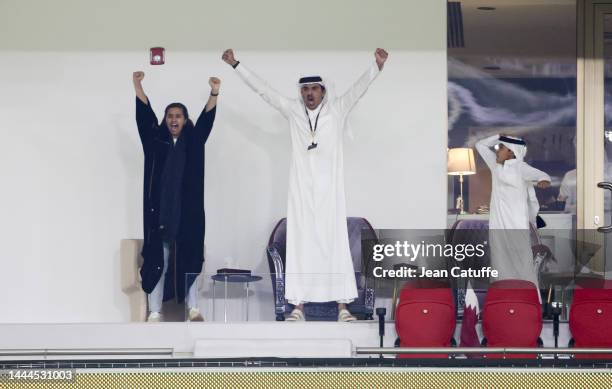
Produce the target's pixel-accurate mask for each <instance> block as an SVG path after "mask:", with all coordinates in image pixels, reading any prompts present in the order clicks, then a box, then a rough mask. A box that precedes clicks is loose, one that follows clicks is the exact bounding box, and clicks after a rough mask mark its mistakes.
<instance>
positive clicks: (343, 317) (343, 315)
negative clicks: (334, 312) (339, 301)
mask: <svg viewBox="0 0 612 389" xmlns="http://www.w3.org/2000/svg"><path fill="white" fill-rule="evenodd" d="M355 320H357V318H356V317H355V316H353V315H351V313H350V312H349V311H348V309H341V310H340V311H339V312H338V321H342V322H350V321H355Z"/></svg>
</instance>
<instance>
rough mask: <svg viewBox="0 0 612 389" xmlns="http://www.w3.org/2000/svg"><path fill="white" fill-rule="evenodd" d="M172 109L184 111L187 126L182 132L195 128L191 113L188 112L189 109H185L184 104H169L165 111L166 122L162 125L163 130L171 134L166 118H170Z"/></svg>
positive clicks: (163, 121)
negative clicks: (190, 117)
mask: <svg viewBox="0 0 612 389" xmlns="http://www.w3.org/2000/svg"><path fill="white" fill-rule="evenodd" d="M170 108H180V109H181V111H183V116H185V126H184V127H183V130H182V131H185V130H189V129H191V128H193V127H194V126H193V122H192V121H191V119H189V111H187V107H185V105H184V104H182V103H172V104H168V106H167V107H166V109H165V110H164V120H162V125H161V127H162V128H163V129H165V130H166V131H168V132H169V129H168V126H167V125H166V116H168V111H169V110H170Z"/></svg>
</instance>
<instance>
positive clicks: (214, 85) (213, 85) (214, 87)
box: [208, 77, 221, 94]
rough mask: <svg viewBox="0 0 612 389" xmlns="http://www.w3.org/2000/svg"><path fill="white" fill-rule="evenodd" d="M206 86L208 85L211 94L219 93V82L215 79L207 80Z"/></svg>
mask: <svg viewBox="0 0 612 389" xmlns="http://www.w3.org/2000/svg"><path fill="white" fill-rule="evenodd" d="M208 85H210V91H211V93H214V94H217V93H219V88H221V80H220V79H218V78H217V77H211V78H209V79H208Z"/></svg>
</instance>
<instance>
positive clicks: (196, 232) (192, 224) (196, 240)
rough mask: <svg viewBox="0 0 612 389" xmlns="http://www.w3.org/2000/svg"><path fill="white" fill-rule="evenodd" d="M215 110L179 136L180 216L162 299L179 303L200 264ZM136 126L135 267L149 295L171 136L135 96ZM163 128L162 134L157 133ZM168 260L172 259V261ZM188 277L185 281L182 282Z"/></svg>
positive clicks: (156, 275) (159, 255)
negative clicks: (139, 163)
mask: <svg viewBox="0 0 612 389" xmlns="http://www.w3.org/2000/svg"><path fill="white" fill-rule="evenodd" d="M215 111H216V108H213V109H212V110H210V111H209V112H205V110H204V111H202V113H201V114H200V117H199V118H198V120H197V122H196V124H195V126H194V127H193V128H187V127H185V128H184V129H183V132H182V133H181V138H183V140H184V141H185V144H186V160H185V168H184V172H183V183H182V189H181V217H180V224H179V230H178V235H177V237H176V241H175V246H174V253H171V256H170V261H169V263H168V270H167V272H166V283H165V287H164V301H165V300H168V299H171V298H175V297H176V299H177V301H178V302H182V301H183V300H184V299H185V294H186V292H187V290H188V289H189V287H190V286H191V284H192V283H193V281H194V280H195V277H196V276H197V275H198V274H199V273H200V272H201V271H202V264H203V263H204V223H205V219H204V144H205V143H206V140H207V139H208V136H209V135H210V131H211V130H212V126H213V123H214V120H215ZM136 124H137V125H138V134H139V135H140V140H141V142H142V147H143V150H144V154H145V164H144V187H143V212H142V215H143V222H144V225H143V232H144V246H143V248H142V256H143V258H144V264H143V266H142V268H141V269H140V274H141V276H142V289H143V290H144V291H145V292H146V293H151V292H152V291H153V289H154V288H155V285H157V282H158V281H159V279H160V277H161V274H162V272H163V266H164V258H163V247H162V234H161V232H160V228H159V227H160V226H159V208H160V207H159V205H160V192H161V190H160V189H161V188H160V185H161V175H162V171H163V168H164V164H165V162H166V156H167V154H168V151H169V150H170V148H171V147H173V142H172V136H171V135H170V133H169V132H168V131H167V130H165V127H160V125H159V123H158V121H157V117H156V116H155V113H154V112H153V109H152V108H151V105H150V101H149V104H148V105H147V104H145V103H143V102H142V101H141V100H140V99H139V98H138V97H136ZM162 128H164V130H162ZM172 258H175V260H174V261H172ZM187 275H189V279H186V278H187Z"/></svg>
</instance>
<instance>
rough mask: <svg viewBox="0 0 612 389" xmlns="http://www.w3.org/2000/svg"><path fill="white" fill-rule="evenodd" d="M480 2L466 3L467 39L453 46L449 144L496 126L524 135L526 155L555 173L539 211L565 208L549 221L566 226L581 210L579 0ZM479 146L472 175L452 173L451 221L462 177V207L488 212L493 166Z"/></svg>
mask: <svg viewBox="0 0 612 389" xmlns="http://www.w3.org/2000/svg"><path fill="white" fill-rule="evenodd" d="M481 5H482V2H480V1H476V0H467V1H462V2H461V15H462V18H463V31H462V32H463V33H462V38H463V44H462V45H458V44H453V45H450V46H449V49H448V108H449V118H448V119H449V120H448V145H449V148H451V149H454V148H463V147H472V148H473V146H474V144H475V142H476V141H477V140H479V139H483V138H485V137H487V136H491V135H494V134H499V133H504V134H508V135H514V136H519V137H522V138H524V139H525V141H526V142H527V154H526V156H525V161H526V162H527V163H529V164H530V165H531V166H533V167H535V168H537V169H540V170H542V171H544V172H546V173H548V174H549V175H550V176H551V178H552V185H551V186H550V187H549V188H546V189H540V188H537V189H536V195H537V199H538V201H539V204H540V210H541V212H542V213H545V214H560V215H563V216H554V217H552V218H550V221H549V220H546V221H547V223H548V224H549V226H550V227H551V228H556V229H567V228H568V226H569V227H571V226H572V225H573V223H574V220H575V215H576V45H575V42H576V39H575V36H576V23H575V20H576V3H575V1H564V2H563V1H562V2H559V1H550V2H546V1H540V2H536V3H535V4H534V2H531V1H520V0H519V1H515V2H512V6H509V4H498V5H497V6H496V7H480V6H481ZM482 8H486V9H482ZM490 8H493V9H492V10H491V9H490ZM502 36H503V37H506V38H504V39H503V40H502V41H500V40H499V39H497V37H502ZM474 153H475V154H476V155H475V158H476V169H475V170H476V172H475V174H473V175H470V173H471V172H468V173H467V174H468V175H465V176H463V177H461V176H459V175H458V176H454V175H451V176H449V186H448V188H449V191H448V209H449V214H450V215H453V217H449V226H450V224H451V223H452V222H454V221H455V220H456V219H457V216H456V214H457V213H459V212H458V211H457V209H458V208H459V205H460V203H461V201H457V199H458V197H459V196H460V194H461V185H460V184H461V179H463V181H464V182H463V200H464V201H463V203H464V208H465V211H466V212H467V213H470V214H474V213H480V214H485V213H487V212H488V207H489V203H490V194H491V173H490V170H489V169H488V168H487V166H486V165H485V163H484V161H483V160H482V158H481V157H479V156H478V155H477V153H476V152H475V150H474ZM449 156H450V153H449ZM454 162H455V161H449V163H454ZM449 169H450V167H449ZM449 174H453V172H450V171H449ZM455 174H458V173H455ZM544 219H546V217H544ZM551 223H552V225H551ZM558 223H559V224H558Z"/></svg>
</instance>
